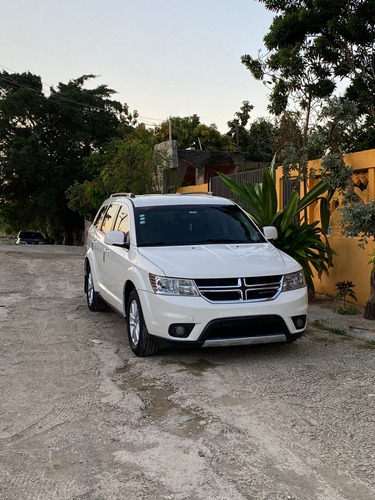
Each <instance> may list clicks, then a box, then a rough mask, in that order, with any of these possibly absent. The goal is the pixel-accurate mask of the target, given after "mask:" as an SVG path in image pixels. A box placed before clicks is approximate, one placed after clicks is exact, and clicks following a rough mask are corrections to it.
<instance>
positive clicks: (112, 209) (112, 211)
mask: <svg viewBox="0 0 375 500" xmlns="http://www.w3.org/2000/svg"><path fill="white" fill-rule="evenodd" d="M119 208H120V207H119V205H110V206H109V208H108V210H107V212H106V214H105V216H104V220H103V224H102V228H101V230H102V232H103V233H104V234H105V233H108V231H111V229H112V227H113V223H114V221H115V219H116V216H117V213H118V211H119Z"/></svg>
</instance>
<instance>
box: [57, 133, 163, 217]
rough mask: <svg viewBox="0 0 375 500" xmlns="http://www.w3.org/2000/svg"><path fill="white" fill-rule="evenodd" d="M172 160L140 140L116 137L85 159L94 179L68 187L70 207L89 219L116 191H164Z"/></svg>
mask: <svg viewBox="0 0 375 500" xmlns="http://www.w3.org/2000/svg"><path fill="white" fill-rule="evenodd" d="M168 165H169V159H168V157H167V156H166V154H165V153H163V152H161V151H154V150H153V147H152V146H151V145H150V144H149V143H147V142H146V143H145V142H142V141H140V140H138V139H134V140H128V141H124V140H122V139H113V140H112V141H110V142H109V143H107V144H106V145H105V146H104V151H103V152H102V153H97V154H92V155H91V156H90V157H89V158H87V159H86V161H85V172H86V173H87V176H88V177H90V178H91V179H92V180H91V181H89V180H85V181H84V182H82V183H79V182H77V181H76V182H75V183H74V184H73V185H72V186H70V187H69V188H68V189H67V192H66V196H67V198H68V200H69V208H70V209H72V210H74V211H76V212H77V213H79V214H80V215H82V216H84V217H85V218H87V219H91V220H92V218H93V217H94V215H95V213H96V212H97V210H98V208H99V207H100V205H101V204H102V202H103V201H104V200H105V199H106V198H107V197H108V196H109V195H110V194H111V193H114V192H132V193H134V194H145V193H157V192H161V190H162V184H163V177H164V172H165V171H166V169H167V168H168Z"/></svg>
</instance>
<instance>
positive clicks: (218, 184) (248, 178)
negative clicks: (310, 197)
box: [210, 168, 299, 212]
mask: <svg viewBox="0 0 375 500" xmlns="http://www.w3.org/2000/svg"><path fill="white" fill-rule="evenodd" d="M263 170H264V169H263V168H261V169H258V170H247V171H246V172H238V173H237V174H231V175H229V176H228V177H231V178H232V179H234V180H235V181H237V182H239V183H240V184H243V183H244V182H248V183H249V184H259V183H261V182H262V177H263ZM298 184H299V183H296V182H295V181H283V208H284V207H285V205H286V204H287V203H288V200H289V198H290V195H291V193H292V191H293V190H294V189H296V188H298ZM210 191H212V192H213V193H215V195H216V196H223V197H224V198H229V199H231V200H234V201H239V202H241V204H242V205H243V206H244V208H246V209H247V210H249V211H250V212H252V210H251V208H250V207H249V206H248V205H246V204H245V203H244V202H243V201H242V200H241V198H240V197H239V196H238V195H237V194H235V193H233V192H232V191H231V190H230V189H229V188H228V187H227V186H226V185H225V184H224V182H223V181H222V180H221V179H220V177H219V176H215V177H212V178H211V180H210Z"/></svg>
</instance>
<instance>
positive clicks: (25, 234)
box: [18, 231, 44, 240]
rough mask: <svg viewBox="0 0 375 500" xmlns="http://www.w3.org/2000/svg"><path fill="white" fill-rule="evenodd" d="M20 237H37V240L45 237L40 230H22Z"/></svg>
mask: <svg viewBox="0 0 375 500" xmlns="http://www.w3.org/2000/svg"><path fill="white" fill-rule="evenodd" d="M18 237H19V238H26V239H36V240H43V239H44V238H43V235H42V233H39V232H38V231H20V232H19V234H18Z"/></svg>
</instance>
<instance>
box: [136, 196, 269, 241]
mask: <svg viewBox="0 0 375 500" xmlns="http://www.w3.org/2000/svg"><path fill="white" fill-rule="evenodd" d="M135 221H136V233H137V242H138V246H154V245H160V246H163V245H165V246H170V245H202V244H215V243H263V242H265V241H266V240H265V238H264V237H263V235H262V234H261V233H260V232H259V230H258V229H257V228H256V227H255V225H254V224H253V223H252V221H251V220H250V219H249V218H248V217H247V216H246V215H245V214H244V212H243V211H242V210H241V209H240V208H239V207H238V206H237V205H178V206H161V207H139V208H136V209H135Z"/></svg>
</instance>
